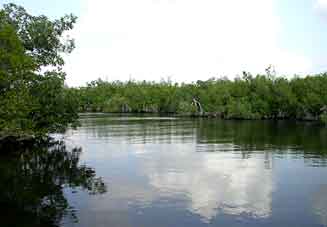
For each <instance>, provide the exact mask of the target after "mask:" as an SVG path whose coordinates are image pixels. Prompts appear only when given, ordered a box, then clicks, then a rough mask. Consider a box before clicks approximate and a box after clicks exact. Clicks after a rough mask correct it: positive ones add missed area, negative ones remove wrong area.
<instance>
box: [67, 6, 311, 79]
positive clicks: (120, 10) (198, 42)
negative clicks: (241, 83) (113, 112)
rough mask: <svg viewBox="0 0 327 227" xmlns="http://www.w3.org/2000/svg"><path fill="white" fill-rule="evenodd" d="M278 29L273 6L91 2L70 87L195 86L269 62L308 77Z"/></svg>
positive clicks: (70, 62) (72, 61)
mask: <svg viewBox="0 0 327 227" xmlns="http://www.w3.org/2000/svg"><path fill="white" fill-rule="evenodd" d="M279 27H280V21H279V18H278V16H276V14H275V10H274V0H249V1H243V0H220V1H217V0H206V1H200V0H138V1H135V0H119V1H118V0H116V1H113V0H110V1H108V0H84V11H83V13H82V15H81V18H80V20H79V22H78V24H77V27H76V29H75V30H74V32H73V35H74V36H75V38H76V40H77V48H76V50H75V51H74V52H73V54H72V55H71V56H70V57H68V58H67V62H66V71H67V73H68V83H69V84H70V85H81V84H84V83H85V82H87V81H90V80H94V79H97V78H98V77H102V78H103V79H109V80H116V79H120V80H128V79H129V78H130V77H132V78H135V79H138V80H142V79H146V80H159V79H160V78H161V77H167V76H171V77H172V79H173V80H177V81H193V80H197V79H207V78H209V77H212V76H219V75H235V74H236V73H240V72H241V71H242V70H246V71H251V72H254V73H256V72H262V71H264V69H265V67H267V66H268V65H269V64H273V65H275V66H276V69H277V72H281V73H292V74H293V73H303V72H307V71H308V70H309V69H310V62H309V61H308V60H307V59H306V58H304V57H302V56H298V55H297V54H296V53H290V52H288V51H285V50H283V49H280V48H279V46H278V34H279V32H280V31H279ZM295 70H296V71H295Z"/></svg>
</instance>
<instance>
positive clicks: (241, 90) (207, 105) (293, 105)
mask: <svg viewBox="0 0 327 227" xmlns="http://www.w3.org/2000/svg"><path fill="white" fill-rule="evenodd" d="M68 90H69V92H70V94H71V95H72V96H73V97H75V100H77V102H78V106H79V112H108V113H159V114H167V113H173V114H179V115H183V116H185V115H187V116H207V117H219V118H223V119H295V120H314V121H322V122H327V74H326V73H325V74H318V75H311V76H307V77H305V78H299V77H294V78H292V79H286V78H284V77H274V76H272V75H271V74H269V73H267V75H257V76H252V75H251V74H249V73H244V74H243V76H242V77H240V78H237V79H235V80H229V79H227V78H221V79H215V78H213V79H210V80H207V81H200V80H199V81H197V82H196V83H190V84H184V83H182V84H177V83H172V82H171V81H162V82H150V81H149V82H147V81H142V82H137V81H128V82H120V81H114V82H106V81H102V80H97V81H92V82H91V83H89V84H88V85H87V86H85V87H80V88H70V89H68Z"/></svg>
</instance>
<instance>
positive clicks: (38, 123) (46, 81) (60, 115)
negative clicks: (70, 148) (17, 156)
mask: <svg viewBox="0 0 327 227" xmlns="http://www.w3.org/2000/svg"><path fill="white" fill-rule="evenodd" d="M75 21H76V17H74V16H73V15H67V16H64V17H62V18H60V19H58V20H53V21H51V20H50V19H48V18H47V17H46V16H43V15H42V16H32V15H30V14H28V13H27V12H26V10H25V9H24V8H23V7H20V6H17V5H15V4H7V5H4V7H3V8H2V9H0V96H1V98H0V133H1V135H2V136H3V135H18V136H19V135H22V134H33V135H36V134H37V135H44V134H47V133H49V132H55V131H61V130H64V129H65V128H66V127H67V126H68V125H69V124H70V123H73V124H75V123H76V122H77V117H78V115H77V108H78V106H77V103H76V102H73V100H72V98H71V97H70V94H71V93H70V92H65V87H64V80H65V74H64V73H63V72H62V66H63V65H64V61H63V58H62V53H70V52H71V51H72V50H73V48H74V40H72V39H67V40H64V39H63V38H62V36H63V34H64V32H65V31H68V30H70V29H72V28H73V24H74V23H75Z"/></svg>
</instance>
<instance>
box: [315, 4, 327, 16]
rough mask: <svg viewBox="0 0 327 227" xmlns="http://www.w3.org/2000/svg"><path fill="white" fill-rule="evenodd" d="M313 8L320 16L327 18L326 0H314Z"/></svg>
mask: <svg viewBox="0 0 327 227" xmlns="http://www.w3.org/2000/svg"><path fill="white" fill-rule="evenodd" d="M315 10H316V11H317V12H318V14H319V15H320V16H322V17H324V18H325V19H327V0H316V4H315Z"/></svg>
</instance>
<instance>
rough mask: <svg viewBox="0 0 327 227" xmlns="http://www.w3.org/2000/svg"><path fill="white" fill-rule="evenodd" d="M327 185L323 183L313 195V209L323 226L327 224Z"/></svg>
mask: <svg viewBox="0 0 327 227" xmlns="http://www.w3.org/2000/svg"><path fill="white" fill-rule="evenodd" d="M326 195H327V185H323V186H321V187H320V188H319V190H318V191H317V192H316V193H315V194H314V195H313V210H314V212H315V214H316V215H317V216H318V218H319V219H320V221H321V224H322V225H323V226H325V227H326V226H327V196H326Z"/></svg>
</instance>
